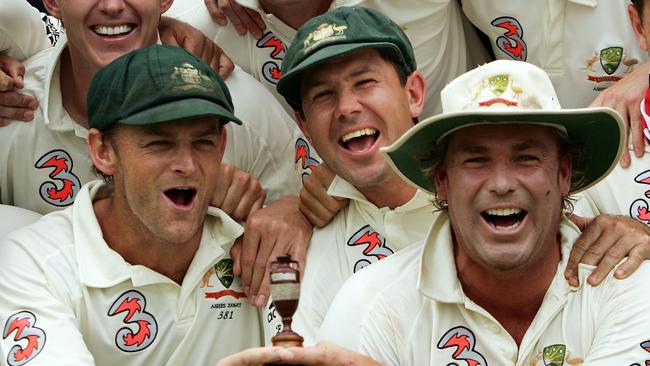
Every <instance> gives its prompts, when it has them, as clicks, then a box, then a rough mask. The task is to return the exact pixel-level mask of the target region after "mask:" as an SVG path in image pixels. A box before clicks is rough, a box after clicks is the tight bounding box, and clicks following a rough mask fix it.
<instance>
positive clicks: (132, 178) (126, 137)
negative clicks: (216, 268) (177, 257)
mask: <svg viewBox="0 0 650 366" xmlns="http://www.w3.org/2000/svg"><path fill="white" fill-rule="evenodd" d="M114 140H115V141H117V142H116V144H117V149H116V152H117V153H116V161H115V164H114V172H113V180H114V183H115V192H114V195H113V197H114V200H115V201H116V202H118V203H119V202H121V203H122V204H121V205H120V206H121V207H124V211H126V212H124V213H123V214H124V215H127V216H132V217H133V219H132V220H130V222H132V223H133V225H134V226H135V227H140V228H141V230H142V232H145V233H147V235H153V236H154V237H156V238H158V239H159V240H162V241H164V242H169V243H184V242H186V241H188V240H190V239H191V238H193V237H194V236H195V235H197V233H198V234H200V233H199V229H200V228H201V226H202V224H203V220H204V217H205V213H206V211H207V207H208V204H209V203H210V198H211V197H212V193H213V191H214V189H215V185H216V178H217V177H216V175H217V169H218V166H219V163H220V161H221V158H222V156H223V147H224V144H225V133H224V132H223V131H221V129H220V128H219V123H218V122H217V121H216V119H214V118H204V119H198V120H192V121H181V122H170V123H163V124H159V125H153V126H146V127H140V126H120V127H119V130H118V131H117V136H116V137H115V139H114Z"/></svg>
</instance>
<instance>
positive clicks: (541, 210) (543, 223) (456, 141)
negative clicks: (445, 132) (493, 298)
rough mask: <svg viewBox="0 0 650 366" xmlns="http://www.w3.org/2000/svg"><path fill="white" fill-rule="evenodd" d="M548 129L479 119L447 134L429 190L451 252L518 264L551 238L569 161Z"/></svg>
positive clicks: (503, 267) (488, 263) (486, 262)
mask: <svg viewBox="0 0 650 366" xmlns="http://www.w3.org/2000/svg"><path fill="white" fill-rule="evenodd" d="M558 146H559V145H558V143H557V140H556V137H555V136H554V135H553V133H552V131H551V127H545V126H539V125H521V124H506V125H489V126H488V125H483V126H473V127H466V128H463V129H460V130H458V131H456V132H454V133H453V134H452V135H451V136H450V137H449V144H448V148H447V158H446V160H445V163H444V167H443V169H442V170H441V171H439V172H438V173H437V174H436V189H437V191H438V196H439V197H440V198H441V199H444V200H447V202H448V205H449V217H450V220H451V225H452V228H453V232H454V237H455V241H456V243H457V244H458V248H459V249H458V250H460V251H462V252H463V253H464V254H465V255H466V256H468V257H469V258H471V259H472V260H473V261H474V262H476V263H478V264H479V265H481V266H482V267H484V268H489V269H497V270H500V271H508V270H513V269H517V268H522V267H524V266H525V265H526V264H528V263H532V262H534V261H536V260H538V259H539V258H541V256H544V255H546V253H548V252H549V250H551V249H550V246H552V245H555V244H557V233H558V228H559V222H560V217H561V211H562V206H561V200H562V197H563V196H566V195H567V194H568V191H569V185H570V175H571V162H570V159H569V157H567V156H562V157H560V156H559V151H558V150H559V147H558Z"/></svg>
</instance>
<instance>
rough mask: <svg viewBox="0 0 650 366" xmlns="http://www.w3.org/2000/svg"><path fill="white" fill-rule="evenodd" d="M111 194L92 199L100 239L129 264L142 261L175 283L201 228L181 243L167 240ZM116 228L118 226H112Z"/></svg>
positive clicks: (182, 273) (189, 259)
mask: <svg viewBox="0 0 650 366" xmlns="http://www.w3.org/2000/svg"><path fill="white" fill-rule="evenodd" d="M120 206H122V205H121V204H119V203H118V202H116V200H114V199H113V198H112V197H109V198H105V199H101V200H98V201H95V202H94V203H93V208H94V211H95V215H96V216H97V220H98V221H99V226H100V227H101V229H102V234H103V236H104V240H105V241H106V243H107V244H108V246H109V247H110V248H111V249H113V250H114V251H116V252H117V253H119V254H120V255H121V256H122V258H124V260H125V261H126V262H128V263H130V264H131V265H142V266H145V267H147V268H150V269H152V270H154V271H156V272H158V273H160V274H162V275H165V276H167V277H168V278H170V279H171V280H173V281H174V282H176V283H177V284H179V285H181V284H182V283H183V278H185V274H186V273H187V269H188V268H189V266H190V263H191V262H192V259H193V258H194V254H195V253H196V251H197V250H198V248H199V244H200V242H201V235H202V231H203V230H202V229H199V230H197V233H196V235H194V237H193V238H192V239H190V240H189V241H187V242H185V243H169V242H167V241H164V240H162V239H160V238H158V237H156V236H154V235H153V234H152V233H151V232H150V231H149V230H148V229H147V228H146V227H144V226H143V225H134V224H133V223H134V222H139V221H138V219H137V218H136V217H134V216H133V215H132V214H131V215H129V214H128V213H130V212H131V211H130V210H129V209H128V208H126V209H123V208H121V207H120ZM116 228H119V230H116Z"/></svg>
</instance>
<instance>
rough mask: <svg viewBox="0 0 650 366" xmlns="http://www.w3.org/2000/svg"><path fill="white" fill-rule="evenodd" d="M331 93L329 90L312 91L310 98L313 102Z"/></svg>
mask: <svg viewBox="0 0 650 366" xmlns="http://www.w3.org/2000/svg"><path fill="white" fill-rule="evenodd" d="M332 94H334V93H332V91H331V90H321V91H318V92H316V93H314V96H313V97H312V98H311V100H312V101H313V102H318V101H323V100H325V99H327V98H328V97H329V96H331V95H332Z"/></svg>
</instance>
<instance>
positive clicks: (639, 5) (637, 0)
mask: <svg viewBox="0 0 650 366" xmlns="http://www.w3.org/2000/svg"><path fill="white" fill-rule="evenodd" d="M632 5H634V7H635V8H636V11H637V12H638V13H639V16H640V17H641V18H643V5H644V1H643V0H632Z"/></svg>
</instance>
